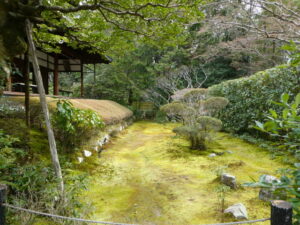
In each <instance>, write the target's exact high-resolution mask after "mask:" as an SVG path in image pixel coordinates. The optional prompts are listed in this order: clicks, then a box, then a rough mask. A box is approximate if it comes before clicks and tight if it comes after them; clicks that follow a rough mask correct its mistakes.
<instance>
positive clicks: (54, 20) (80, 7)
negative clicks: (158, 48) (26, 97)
mask: <svg viewBox="0 0 300 225" xmlns="http://www.w3.org/2000/svg"><path fill="white" fill-rule="evenodd" d="M200 2H201V3H203V1H200V0H193V1H191V0H160V1H158V0H138V1H136V0H118V1H109V0H72V1H69V0H68V1H67V0H41V1H38V0H9V1H8V0H5V1H1V3H0V21H1V23H0V28H1V30H3V32H1V34H0V35H1V37H2V39H3V41H4V47H5V48H6V49H7V52H8V55H9V56H14V55H15V54H18V53H20V52H24V51H25V49H26V44H24V43H25V42H24V37H25V32H24V20H25V19H26V18H28V19H30V20H31V22H32V23H34V24H35V29H34V33H35V38H36V41H37V43H38V44H39V45H40V46H42V47H43V48H44V49H46V50H51V51H53V50H54V48H53V47H54V46H55V45H57V44H58V43H62V42H64V43H67V44H69V45H71V46H74V47H90V48H91V49H92V51H95V52H102V53H103V52H106V51H108V50H109V49H110V50H118V52H119V53H120V48H121V49H122V48H126V49H127V48H128V45H130V44H132V43H133V42H132V41H133V40H137V39H142V40H143V41H145V40H147V41H152V42H153V41H155V43H159V45H161V43H164V44H167V43H168V44H175V43H178V42H180V41H183V40H184V39H185V35H186V34H185V33H187V32H184V31H185V27H186V25H187V24H188V23H190V22H191V21H193V20H195V18H199V16H200V17H201V16H202V12H201V11H200V10H199V4H200ZM12 24H14V26H12ZM8 40H10V41H8ZM7 42H9V43H7ZM12 42H16V43H18V44H19V45H18V47H17V49H15V50H14V51H11V48H14V47H16V45H15V46H11V43H12Z"/></svg>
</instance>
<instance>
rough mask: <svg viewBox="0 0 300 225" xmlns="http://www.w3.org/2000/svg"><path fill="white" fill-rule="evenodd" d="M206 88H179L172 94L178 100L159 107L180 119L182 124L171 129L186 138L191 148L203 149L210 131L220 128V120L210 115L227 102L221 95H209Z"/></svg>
mask: <svg viewBox="0 0 300 225" xmlns="http://www.w3.org/2000/svg"><path fill="white" fill-rule="evenodd" d="M184 90H185V89H184ZM207 93H208V90H207V89H202V88H195V89H190V90H185V91H183V90H180V91H177V92H175V93H174V95H173V96H172V97H173V98H176V99H177V100H180V101H179V102H172V103H169V104H166V105H163V106H162V107H160V110H161V111H163V112H164V113H166V114H167V115H168V116H169V117H170V118H175V119H180V120H182V121H183V123H184V126H181V127H177V128H175V129H174V130H173V131H174V132H175V133H176V134H178V135H181V136H184V137H186V138H188V139H189V140H190V142H191V148H192V149H199V150H205V149H206V144H205V142H206V141H207V140H208V139H209V138H210V133H211V132H213V131H219V130H221V128H222V121H221V120H219V119H216V118H214V117H212V115H213V114H215V113H216V112H217V111H218V110H220V109H221V108H223V107H225V106H226V105H227V104H228V100H227V99H225V98H222V97H219V98H218V97H210V96H208V95H207Z"/></svg>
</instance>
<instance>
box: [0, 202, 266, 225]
mask: <svg viewBox="0 0 300 225" xmlns="http://www.w3.org/2000/svg"><path fill="white" fill-rule="evenodd" d="M2 205H3V206H5V207H8V208H11V209H15V210H17V211H23V212H27V213H32V214H36V215H40V216H47V217H52V218H57V219H63V220H72V221H79V222H86V223H97V224H110V225H138V224H129V223H114V222H105V221H96V220H87V219H81V218H74V217H67V216H59V215H55V214H51V213H44V212H39V211H35V210H31V209H25V208H21V207H18V206H14V205H10V204H7V203H3V204H2ZM268 220H270V218H268V219H259V220H248V221H240V222H231V223H215V224H202V225H235V224H249V223H257V222H264V221H268Z"/></svg>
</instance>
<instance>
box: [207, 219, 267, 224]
mask: <svg viewBox="0 0 300 225" xmlns="http://www.w3.org/2000/svg"><path fill="white" fill-rule="evenodd" d="M268 220H270V218H266V219H259V220H247V221H240V222H231V223H214V224H201V225H235V224H249V223H258V222H264V221H268Z"/></svg>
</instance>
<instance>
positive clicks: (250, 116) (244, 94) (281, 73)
mask: <svg viewBox="0 0 300 225" xmlns="http://www.w3.org/2000/svg"><path fill="white" fill-rule="evenodd" d="M209 91H210V94H211V95H215V96H222V97H226V98H227V99H228V100H229V102H230V103H229V104H228V106H227V107H226V108H224V109H223V110H222V111H220V114H219V118H220V119H221V120H222V121H223V128H224V129H225V130H227V131H232V132H243V131H249V129H250V126H252V125H253V123H254V121H256V120H258V121H262V120H264V115H265V113H266V112H268V110H269V108H270V107H271V105H272V104H271V101H272V100H273V101H278V100H279V99H280V95H281V94H282V93H284V92H286V93H289V94H290V95H291V96H292V97H293V96H295V95H296V94H297V93H299V92H300V74H299V72H297V71H296V69H295V68H288V67H286V66H279V67H275V68H272V69H268V70H266V71H262V72H258V73H256V74H254V75H252V76H250V77H245V78H240V79H235V80H230V81H225V82H222V83H220V84H218V85H214V86H212V87H210V88H209Z"/></svg>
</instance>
